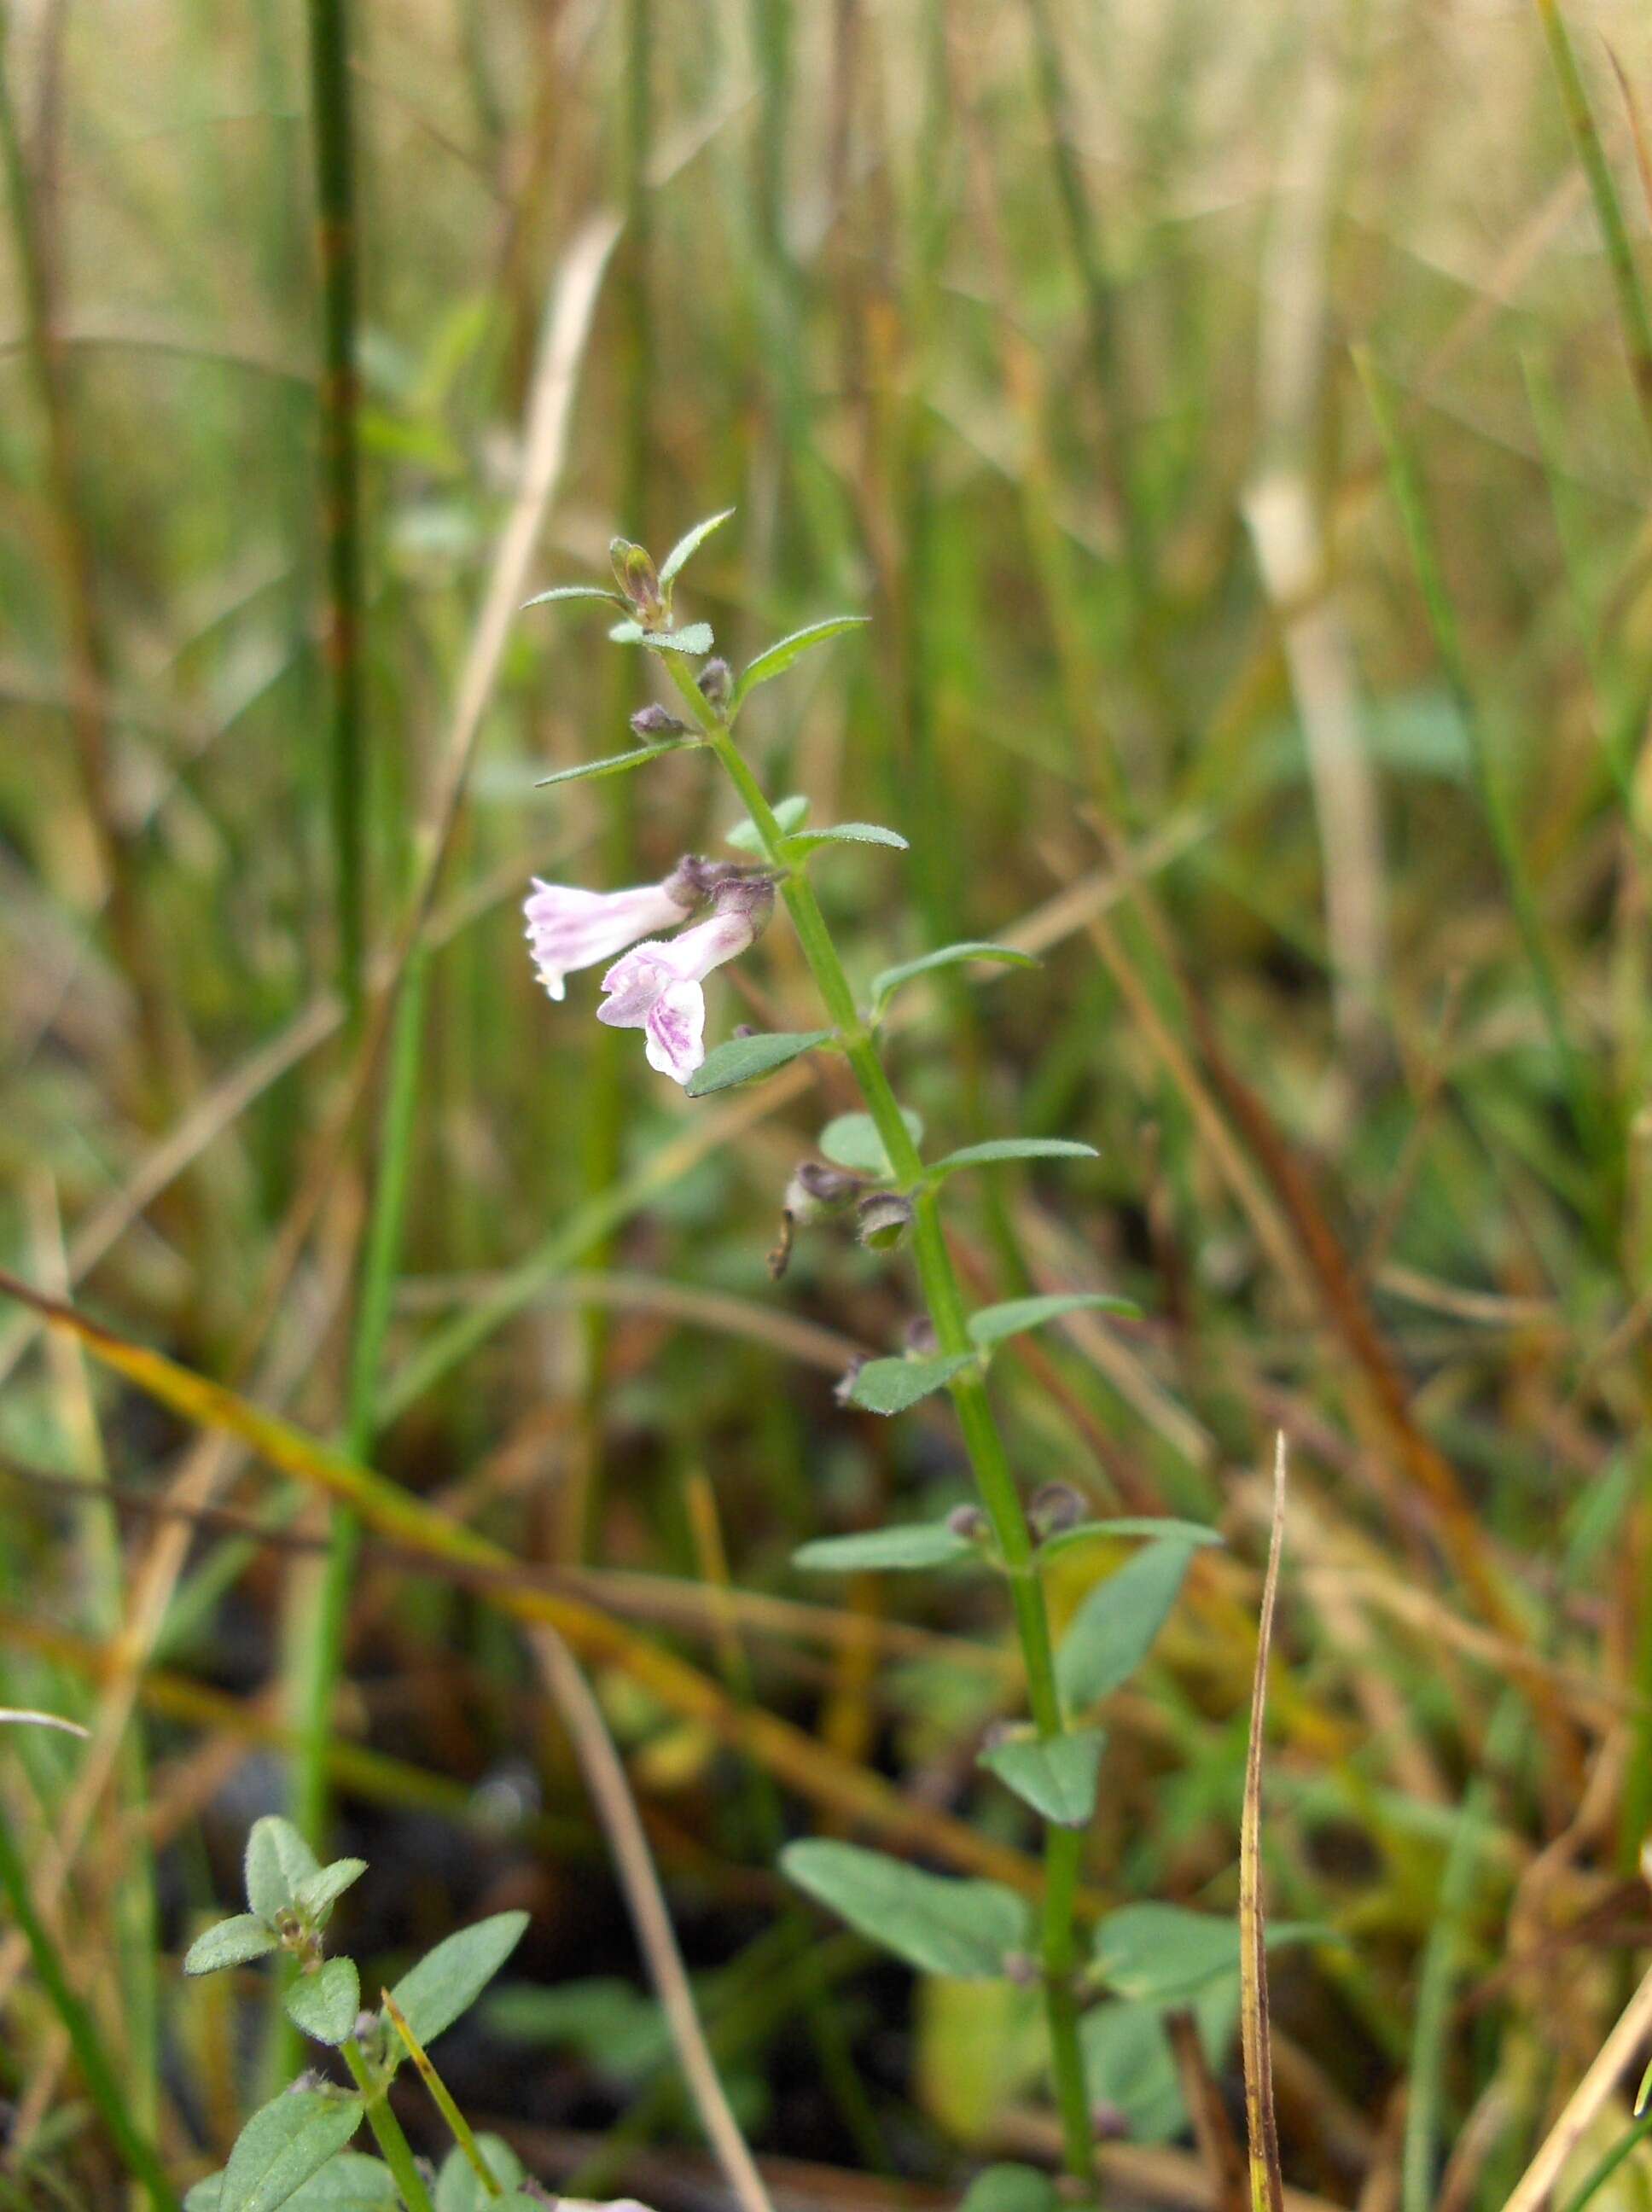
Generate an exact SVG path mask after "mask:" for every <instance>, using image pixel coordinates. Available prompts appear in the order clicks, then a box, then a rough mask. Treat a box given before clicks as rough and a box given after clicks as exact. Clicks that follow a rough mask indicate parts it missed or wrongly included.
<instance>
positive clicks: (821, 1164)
mask: <svg viewBox="0 0 1652 2212" xmlns="http://www.w3.org/2000/svg"><path fill="white" fill-rule="evenodd" d="M865 1187H866V1186H865V1177H864V1176H858V1175H851V1174H850V1173H849V1171H848V1170H847V1168H835V1167H829V1166H828V1165H827V1164H826V1162H825V1161H824V1160H799V1163H798V1165H797V1168H796V1170H794V1172H793V1176H792V1180H791V1182H790V1184H789V1185H788V1186H787V1193H786V1202H787V1205H788V1206H790V1205H791V1204H792V1201H793V1194H796V1196H797V1198H798V1199H799V1201H800V1203H799V1206H797V1208H796V1209H795V1210H796V1212H797V1216H798V1218H799V1221H806V1220H808V1219H809V1218H810V1212H809V1209H812V1210H813V1211H814V1212H822V1211H823V1210H824V1209H825V1208H827V1207H829V1206H847V1204H848V1202H849V1200H851V1199H852V1198H853V1197H854V1196H855V1194H857V1193H858V1192H859V1191H862V1190H864V1189H865Z"/></svg>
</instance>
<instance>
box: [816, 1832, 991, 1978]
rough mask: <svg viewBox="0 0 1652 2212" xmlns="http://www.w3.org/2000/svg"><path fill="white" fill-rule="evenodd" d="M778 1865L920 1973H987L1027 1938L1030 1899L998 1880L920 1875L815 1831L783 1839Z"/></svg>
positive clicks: (875, 1853) (967, 1975)
mask: <svg viewBox="0 0 1652 2212" xmlns="http://www.w3.org/2000/svg"><path fill="white" fill-rule="evenodd" d="M780 1866H781V1869H783V1871H784V1872H785V1873H786V1874H787V1875H789V1876H790V1877H791V1879H792V1880H793V1881H794V1882H796V1883H797V1885H798V1887H799V1888H800V1889H806V1890H807V1891H808V1893H809V1894H810V1896H811V1897H813V1898H816V1899H818V1900H819V1902H820V1903H821V1904H822V1905H829V1907H830V1908H831V1910H832V1911H834V1912H835V1913H836V1914H837V1915H838V1916H839V1917H840V1918H841V1919H844V1920H847V1922H848V1923H849V1925H850V1927H851V1928H855V1929H859V1932H860V1933H861V1935H863V1936H870V1937H871V1938H872V1941H873V1942H875V1943H881V1944H883V1945H884V1948H885V1949H886V1950H890V1951H893V1952H894V1954H895V1955H896V1958H897V1959H904V1960H906V1962H907V1964H908V1966H916V1967H917V1968H918V1969H919V1971H920V1972H922V1973H926V1974H951V1975H955V1976H957V1977H959V1978H963V1979H969V1978H976V1979H979V1978H983V1977H985V1978H992V1977H993V1976H996V1975H999V1974H1001V1973H1002V1972H1003V1971H1004V1960H1005V1955H1006V1954H1008V1953H1010V1952H1011V1951H1019V1950H1022V1949H1023V1948H1025V1945H1026V1943H1027V1941H1028V1929H1029V1914H1028V1910H1027V1906H1026V1905H1025V1903H1024V1902H1023V1899H1020V1898H1018V1897H1017V1895H1016V1893H1015V1892H1014V1891H1013V1890H1012V1889H1005V1887H1004V1886H1003V1884H1002V1883H1001V1882H996V1881H957V1880H954V1879H952V1878H951V1877H948V1876H944V1875H933V1874H925V1873H924V1872H922V1870H921V1869H919V1868H917V1867H913V1866H908V1865H907V1864H906V1863H905V1861H904V1860H902V1859H892V1858H886V1857H884V1854H883V1853H882V1852H881V1851H865V1850H860V1848H859V1846H858V1845H857V1844H839V1843H830V1842H826V1841H823V1840H821V1839H818V1838H811V1839H810V1840H809V1841H807V1842H805V1843H800V1844H788V1845H787V1849H786V1850H783V1851H782V1852H781V1853H780Z"/></svg>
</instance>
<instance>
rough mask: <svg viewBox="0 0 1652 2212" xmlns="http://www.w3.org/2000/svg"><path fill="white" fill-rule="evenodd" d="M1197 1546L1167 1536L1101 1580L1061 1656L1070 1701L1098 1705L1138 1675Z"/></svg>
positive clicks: (1058, 1666)
mask: <svg viewBox="0 0 1652 2212" xmlns="http://www.w3.org/2000/svg"><path fill="white" fill-rule="evenodd" d="M1196 1548H1197V1547H1196V1546H1194V1545H1193V1544H1189V1543H1187V1542H1186V1541H1183V1540H1182V1539H1181V1538H1179V1537H1175V1536H1165V1537H1162V1538H1161V1539H1160V1540H1159V1541H1158V1542H1157V1543H1154V1544H1146V1545H1144V1546H1143V1547H1142V1549H1141V1550H1140V1551H1139V1552H1138V1553H1136V1555H1135V1557H1134V1558H1133V1559H1129V1560H1127V1562H1126V1563H1125V1565H1123V1566H1121V1568H1120V1569H1119V1571H1118V1572H1117V1573H1116V1574H1112V1575H1108V1577H1106V1579H1105V1580H1104V1581H1102V1582H1099V1583H1096V1587H1095V1588H1094V1589H1092V1590H1091V1591H1090V1593H1089V1595H1087V1596H1086V1597H1085V1599H1084V1602H1083V1604H1082V1605H1080V1607H1078V1611H1077V1613H1074V1614H1073V1616H1072V1620H1070V1621H1069V1622H1068V1624H1067V1632H1066V1635H1065V1636H1064V1637H1063V1638H1061V1648H1060V1650H1059V1651H1058V1652H1057V1654H1056V1657H1055V1673H1056V1679H1057V1680H1058V1681H1059V1682H1060V1686H1061V1695H1062V1697H1063V1698H1064V1699H1066V1702H1067V1704H1068V1705H1094V1704H1095V1702H1096V1699H1098V1698H1104V1697H1106V1696H1107V1694H1108V1692H1109V1691H1111V1690H1116V1689H1117V1688H1118V1686H1119V1685H1120V1683H1121V1682H1122V1681H1124V1680H1127V1678H1128V1677H1129V1676H1130V1675H1132V1674H1134V1673H1135V1671H1136V1669H1137V1668H1138V1667H1139V1666H1140V1664H1141V1662H1142V1661H1143V1660H1144V1659H1145V1657H1146V1656H1147V1654H1148V1652H1149V1651H1150V1650H1151V1648H1152V1644H1153V1639H1154V1638H1155V1637H1157V1634H1158V1632H1159V1631H1160V1629H1161V1628H1163V1626H1164V1623H1165V1620H1166V1619H1167V1617H1168V1616H1169V1611H1170V1608H1171V1607H1172V1606H1173V1605H1174V1604H1175V1601H1176V1598H1177V1596H1178V1595H1179V1594H1180V1592H1181V1584H1182V1580H1183V1578H1184V1577H1185V1576H1186V1574H1187V1562H1188V1561H1189V1560H1190V1559H1192V1557H1193V1553H1194V1551H1195V1550H1196Z"/></svg>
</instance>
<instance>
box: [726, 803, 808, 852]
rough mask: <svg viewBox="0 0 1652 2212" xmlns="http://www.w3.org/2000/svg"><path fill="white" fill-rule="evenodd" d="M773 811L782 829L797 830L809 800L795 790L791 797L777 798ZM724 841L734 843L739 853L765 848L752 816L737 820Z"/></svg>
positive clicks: (760, 850)
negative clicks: (740, 820) (741, 820)
mask: <svg viewBox="0 0 1652 2212" xmlns="http://www.w3.org/2000/svg"><path fill="white" fill-rule="evenodd" d="M771 811H772V812H773V814H774V819H775V821H776V822H778V823H780V828H781V829H797V828H798V826H799V823H801V822H802V821H803V819H804V817H805V815H806V814H807V813H808V811H809V802H808V800H807V799H805V798H804V797H803V796H802V794H801V793H798V792H794V793H793V794H792V796H791V797H790V798H789V799H776V800H775V801H774V806H773V808H772V809H771ZM723 842H724V843H725V844H726V845H732V846H733V848H734V849H735V851H736V852H737V853H761V852H762V848H763V841H762V832H761V831H760V830H759V829H758V828H757V825H756V823H755V822H753V821H752V820H750V817H748V818H747V819H746V820H745V821H744V822H737V823H735V825H734V827H733V828H732V829H731V830H730V831H729V832H728V834H727V836H726V837H725V838H724V840H723Z"/></svg>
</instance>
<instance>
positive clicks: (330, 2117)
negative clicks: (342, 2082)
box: [218, 2089, 361, 2212]
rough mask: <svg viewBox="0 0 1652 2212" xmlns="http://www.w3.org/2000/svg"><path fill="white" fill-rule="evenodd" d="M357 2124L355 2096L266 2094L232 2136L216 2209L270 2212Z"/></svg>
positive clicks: (308, 2092) (305, 2092) (340, 2147)
mask: <svg viewBox="0 0 1652 2212" xmlns="http://www.w3.org/2000/svg"><path fill="white" fill-rule="evenodd" d="M360 2126H361V2099H360V2098H359V2097H347V2096H343V2095H342V2094H340V2093H337V2092H336V2091H328V2090H325V2089H288V2090H286V2091H284V2092H283V2093H282V2095H280V2096H279V2097H272V2098H271V2099H270V2102H269V2103H268V2104H267V2105H265V2106H263V2107H262V2108H261V2110H259V2111H258V2112H254V2113H253V2115H252V2118H251V2119H250V2120H249V2121H248V2122H247V2124H246V2126H245V2127H244V2128H243V2129H242V2130H241V2131H240V2135H239V2136H237V2137H236V2139H235V2148H234V2150H232V2151H231V2152H230V2154H229V2163H228V2166H225V2168H224V2178H223V2185H222V2188H221V2189H220V2191H219V2192H218V2212H276V2207H277V2206H279V2205H282V2204H285V2203H287V2202H288V2199H289V2198H290V2197H295V2196H296V2195H297V2193H298V2191H300V2190H301V2188H302V2187H303V2186H304V2185H305V2183H306V2182H307V2181H308V2180H309V2179H310V2177H311V2176H312V2174H314V2173H317V2172H319V2171H320V2169H321V2168H322V2167H323V2166H325V2164H326V2163H327V2160H329V2159H330V2158H331V2157H332V2155H333V2154H334V2153H335V2152H336V2151H341V2150H343V2148H344V2146H345V2144H346V2143H347V2142H349V2139H350V2137H351V2136H353V2135H354V2134H355V2130H357V2128H359V2127H360Z"/></svg>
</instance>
